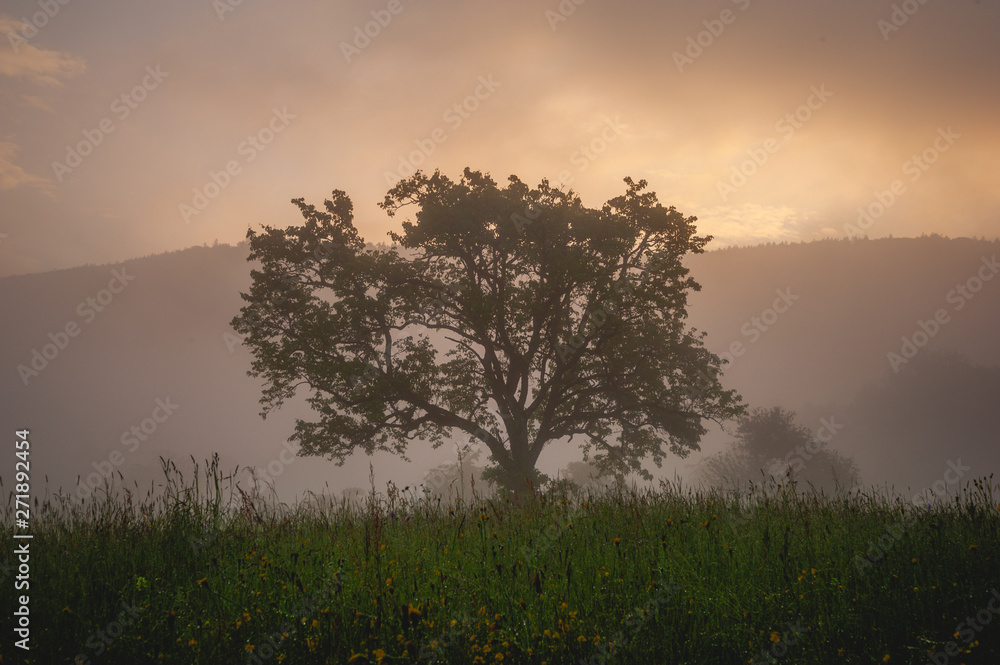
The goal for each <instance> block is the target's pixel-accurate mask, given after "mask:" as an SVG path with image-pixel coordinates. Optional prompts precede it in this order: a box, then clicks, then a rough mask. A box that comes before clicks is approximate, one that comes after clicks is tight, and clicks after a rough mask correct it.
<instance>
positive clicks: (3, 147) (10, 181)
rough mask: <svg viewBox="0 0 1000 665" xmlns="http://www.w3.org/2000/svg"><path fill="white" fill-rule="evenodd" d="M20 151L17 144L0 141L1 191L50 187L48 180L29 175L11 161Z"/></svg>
mask: <svg viewBox="0 0 1000 665" xmlns="http://www.w3.org/2000/svg"><path fill="white" fill-rule="evenodd" d="M18 150H19V148H18V146H17V144H15V143H10V142H9V141H3V140H0V190H7V189H16V188H18V187H21V186H24V185H28V186H35V187H43V188H45V187H47V186H48V185H50V184H51V183H50V182H49V181H48V180H47V179H45V178H42V177H40V176H37V175H32V174H31V173H28V172H27V171H25V170H24V169H22V168H21V167H20V166H18V165H17V164H15V163H14V162H12V161H11V158H13V157H14V155H15V154H16V153H17V151H18Z"/></svg>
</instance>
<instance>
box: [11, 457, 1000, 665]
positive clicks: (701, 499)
mask: <svg viewBox="0 0 1000 665" xmlns="http://www.w3.org/2000/svg"><path fill="white" fill-rule="evenodd" d="M236 473H237V472H233V473H230V474H228V475H226V474H224V473H223V472H222V471H221V470H220V469H219V467H218V462H217V460H209V461H206V462H205V464H203V465H201V467H200V468H198V467H197V466H196V468H195V472H194V476H193V477H192V476H190V473H189V474H188V477H187V478H185V476H184V475H183V474H182V473H181V472H180V471H179V470H178V468H177V467H176V466H174V465H173V464H172V463H169V462H167V463H164V474H165V475H164V483H163V487H162V488H160V489H158V491H156V492H153V491H152V490H151V491H150V492H149V493H148V494H146V495H145V496H139V493H138V489H137V488H133V489H132V490H129V489H127V488H123V487H120V486H111V485H109V486H107V487H106V488H105V489H104V490H103V491H101V492H99V493H98V494H97V495H95V496H94V497H93V498H92V499H91V500H88V501H85V502H83V503H81V502H80V501H79V500H70V499H68V498H66V497H64V496H62V495H60V494H54V495H48V496H46V497H44V498H43V499H42V500H41V501H37V500H36V501H35V504H36V505H34V506H33V508H32V517H33V518H34V523H33V524H32V526H31V532H32V533H33V536H34V537H33V539H32V541H31V576H30V580H29V581H30V590H29V591H28V592H27V593H30V604H29V607H30V626H31V650H30V651H24V650H21V649H18V648H15V647H14V646H13V642H14V639H16V638H12V637H11V635H13V634H14V627H15V625H16V624H15V617H13V616H11V615H10V614H6V613H5V616H4V618H3V623H4V625H3V630H2V632H3V634H4V635H5V637H4V639H3V642H2V644H0V654H2V662H3V663H8V662H11V663H39V664H46V665H50V664H55V663H59V664H62V663H67V664H68V663H74V662H76V663H91V664H94V665H112V664H117V663H129V664H132V663H177V664H189V663H206V664H208V663H210V664H222V663H234V664H235V663H258V664H259V663H285V664H286V665H287V664H289V663H296V664H297V663H332V664H340V663H381V664H383V665H387V664H390V663H434V662H437V663H548V664H550V665H555V664H557V663H588V664H590V663H594V664H597V663H622V664H625V663H727V664H729V663H772V662H780V663H782V664H783V665H784V664H785V663H787V664H789V665H791V664H793V663H882V662H889V663H935V664H936V665H943V664H946V663H996V662H1000V619H998V618H997V617H995V616H993V615H994V614H995V610H994V609H990V607H991V605H992V607H993V608H1000V567H998V565H997V564H998V561H997V555H998V552H1000V492H998V491H997V490H998V489H1000V487H998V486H996V485H994V484H993V481H992V476H991V477H990V478H984V479H982V480H977V481H973V482H972V483H970V484H968V485H966V487H965V488H964V489H963V490H962V491H961V493H960V494H959V495H957V496H955V497H953V498H952V499H951V500H949V501H947V502H938V503H935V504H928V505H923V506H915V505H913V503H912V502H911V501H907V500H904V499H901V498H895V497H892V496H890V495H888V494H887V493H885V492H876V491H867V492H862V491H853V492H850V493H846V494H844V495H842V496H838V497H830V496H824V495H821V494H816V493H814V492H810V491H806V490H803V488H796V487H793V486H786V485H782V484H781V483H780V482H777V481H774V480H771V481H769V482H766V483H762V484H761V485H759V486H751V487H748V488H747V489H746V491H744V492H728V493H725V492H699V491H691V490H684V489H682V488H681V487H679V486H677V485H672V484H668V483H661V485H660V488H659V489H658V490H647V491H638V490H635V489H628V488H625V487H618V488H616V489H614V490H613V491H609V492H605V493H602V494H599V495H598V494H589V493H565V492H563V493H557V492H554V491H550V492H536V493H535V494H534V495H533V496H529V497H524V496H520V497H517V499H516V500H513V499H511V498H508V497H500V498H497V497H493V498H488V499H487V498H484V497H479V496H477V495H470V496H466V497H464V498H462V497H453V498H451V499H450V500H446V499H443V498H436V497H431V496H429V495H426V494H425V493H424V492H423V491H422V490H421V489H420V488H412V487H406V488H402V489H400V488H397V487H395V486H393V485H392V484H391V483H390V484H389V485H388V486H387V487H386V488H385V489H384V490H382V491H376V488H375V487H374V484H373V485H372V489H371V493H370V494H369V495H368V496H367V497H366V498H365V499H364V500H363V501H361V502H360V503H356V504H352V503H348V502H346V501H340V502H335V501H331V500H329V499H328V498H325V497H322V496H319V495H309V496H307V497H306V498H305V499H303V500H302V501H300V502H299V503H297V504H296V505H293V506H289V505H282V504H278V503H276V502H275V501H274V500H273V499H269V498H268V497H269V495H268V493H267V492H266V491H261V489H260V487H259V486H253V487H250V488H248V489H247V488H243V487H241V486H238V485H237V484H236V482H235V480H234V478H235V476H236ZM10 504H13V501H12V500H11V501H10ZM13 524H14V520H13V510H12V508H11V507H8V508H7V512H6V514H5V519H4V520H3V525H2V528H0V531H2V537H3V539H4V541H5V542H7V543H15V544H16V541H15V540H14V539H13V534H14V532H15V530H14V527H13ZM5 550H6V551H5V553H4V555H3V559H2V562H3V573H2V575H3V578H4V583H3V584H2V587H0V588H2V591H0V596H2V597H3V602H4V606H5V607H15V605H16V602H17V596H18V594H22V593H26V592H24V591H15V590H14V585H13V584H12V580H13V577H14V573H15V571H16V568H15V566H16V565H17V562H16V557H15V556H14V555H13V554H12V551H13V547H7V548H5ZM949 643H951V644H950V645H949Z"/></svg>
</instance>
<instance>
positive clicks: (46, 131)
mask: <svg viewBox="0 0 1000 665" xmlns="http://www.w3.org/2000/svg"><path fill="white" fill-rule="evenodd" d="M52 5H53V7H57V8H58V11H53V10H51V9H50V13H52V15H51V16H49V15H46V14H45V13H44V11H43V9H42V8H41V7H42V5H39V4H38V3H37V2H26V1H20V0H18V1H14V2H6V3H4V7H3V10H2V12H3V13H2V14H0V93H2V100H3V103H2V106H0V275H9V274H18V273H26V272H37V271H43V270H50V269H55V268H64V267H70V266H75V265H80V264H84V263H103V262H113V261H120V260H124V259H127V258H130V257H133V256H138V255H145V254H149V253H155V252H162V251H167V250H173V249H180V248H183V247H188V246H191V245H200V244H202V243H206V242H208V243H211V242H213V241H214V240H216V239H218V240H219V241H220V242H236V241H239V240H241V239H242V238H243V237H244V236H245V233H246V229H247V226H248V225H253V226H254V227H258V226H259V225H261V224H270V225H274V226H285V225H288V224H293V223H298V222H300V221H301V218H300V217H297V215H296V214H295V213H296V211H295V209H294V208H293V206H292V205H291V204H290V203H289V200H290V199H292V198H297V197H300V196H302V197H305V198H306V199H307V201H309V202H312V203H320V202H321V201H322V199H323V198H324V197H326V196H328V194H329V192H330V190H332V189H343V190H345V191H347V192H348V194H349V195H350V196H351V197H352V199H353V200H354V203H355V209H356V212H357V223H358V226H359V228H360V230H361V233H362V235H363V236H364V237H365V239H366V240H370V241H374V242H379V241H385V240H386V236H385V233H386V231H387V230H388V229H390V228H393V227H394V226H395V225H396V224H398V222H399V221H400V220H389V219H388V218H387V217H386V216H385V215H384V213H382V211H380V210H379V209H378V208H377V207H376V203H377V202H378V201H379V200H381V198H382V196H384V194H385V191H386V190H387V189H388V184H387V182H388V181H389V180H391V179H392V176H391V175H387V173H390V174H391V173H392V172H397V173H398V171H399V168H400V164H401V160H403V161H404V162H405V161H411V162H414V161H416V162H420V163H421V164H420V166H421V168H423V169H425V170H428V169H429V170H433V169H435V168H440V169H441V170H442V171H444V172H445V173H447V174H449V175H451V176H452V177H455V178H457V177H458V176H459V175H460V173H461V170H462V168H463V167H465V166H471V167H473V168H475V169H481V170H485V171H489V172H490V173H492V174H493V176H494V178H495V179H496V180H497V181H499V182H503V181H505V180H506V177H507V176H508V175H509V174H511V173H515V174H517V175H518V176H519V177H521V178H522V179H523V180H526V181H527V182H529V183H531V184H535V183H537V181H538V180H539V179H540V178H542V177H548V178H549V179H550V180H551V181H553V182H559V181H560V180H562V181H563V182H565V183H566V184H567V185H568V186H570V187H572V188H573V189H575V190H576V191H578V192H579V193H580V195H581V196H582V198H583V200H584V202H585V203H586V204H587V205H591V206H597V205H599V204H600V203H602V202H603V201H605V200H606V199H608V198H610V197H612V196H615V195H617V194H619V193H621V192H623V191H624V184H623V183H622V178H623V177H625V176H632V177H633V178H636V179H638V178H645V179H647V180H648V181H649V182H650V185H651V188H652V189H653V190H654V191H656V192H657V193H658V195H659V197H660V200H661V201H662V202H663V203H665V204H667V205H675V206H677V208H678V209H679V210H680V211H681V212H683V213H685V214H687V215H696V216H697V217H698V218H699V230H700V231H701V232H702V233H710V234H712V235H714V236H716V238H717V240H716V242H715V243H713V245H712V246H716V247H718V246H724V245H727V244H748V243H756V242H763V241H770V240H811V239H814V238H819V237H843V236H845V235H847V234H848V233H850V232H851V227H850V226H849V225H853V228H854V229H856V230H857V231H858V232H865V233H867V234H868V235H870V236H872V237H879V236H885V235H890V234H891V235H894V236H914V235H920V234H921V233H933V232H936V233H941V234H943V235H950V236H986V237H988V238H994V237H997V236H1000V187H997V177H998V175H1000V169H998V154H1000V127H998V124H997V120H996V119H997V109H998V108H1000V76H998V75H997V65H998V64H1000V40H997V39H996V36H997V35H998V34H1000V6H998V5H997V3H995V2H991V1H984V0H980V1H976V0H950V1H947V2H946V1H945V0H927V1H926V2H925V4H923V5H921V4H920V3H919V2H918V0H905V1H904V2H896V3H895V4H894V3H892V2H886V1H882V0H865V1H863V2H862V1H860V0H852V1H849V2H836V3H834V2H802V1H801V0H798V1H793V0H776V1H772V2H767V3H765V2H763V1H762V0H736V1H731V0H715V1H713V2H696V1H694V0H676V1H674V2H670V3H653V2H638V1H634V0H633V1H627V2H614V3H612V2H609V1H607V0H575V2H574V0H563V1H562V3H561V4H560V2H558V1H557V0H550V1H548V2H531V3H529V2H504V3H486V2H464V3H459V2H429V1H428V0H384V1H383V0H374V1H373V2H366V3H360V2H340V3H328V6H320V5H321V3H303V2H283V3H278V2H273V1H271V0H243V1H242V2H241V3H240V4H239V5H235V2H234V0H215V2H212V1H210V0H197V1H194V0H182V1H178V2H171V3H157V4H150V3H129V2H124V1H122V0H111V1H107V2H102V3H82V2H80V3H77V2H69V3H67V4H65V5H60V4H59V3H57V2H55V1H54V0H53V2H52ZM95 5H97V6H95ZM234 5H235V6H234ZM894 7H895V9H894ZM373 12H374V13H373ZM907 12H909V13H907ZM366 30H367V33H368V34H367V35H366V34H365V32H366ZM4 37H6V38H4ZM396 177H398V175H397V176H396ZM202 197H203V198H202ZM862 207H863V208H865V209H867V210H869V211H870V212H871V213H872V216H871V217H870V218H868V219H863V220H862V221H863V224H861V225H859V224H858V219H859V213H858V209H859V208H862Z"/></svg>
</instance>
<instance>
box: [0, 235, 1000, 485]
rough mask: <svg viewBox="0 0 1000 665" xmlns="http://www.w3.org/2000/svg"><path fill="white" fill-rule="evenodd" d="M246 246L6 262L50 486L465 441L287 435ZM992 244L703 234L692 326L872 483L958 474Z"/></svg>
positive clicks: (997, 298)
mask: <svg viewBox="0 0 1000 665" xmlns="http://www.w3.org/2000/svg"><path fill="white" fill-rule="evenodd" d="M247 253H248V248H247V246H246V245H245V244H244V245H241V246H228V245H218V246H216V247H194V248H190V249H187V250H184V251H180V252H173V253H168V254H161V255H155V256H148V257H144V258H136V259H133V260H128V261H123V262H121V263H116V264H110V265H104V266H86V267H80V268H74V269H70V270H63V271H54V272H48V273H42V274H34V275H23V276H14V277H8V278H4V279H2V280H0V307H2V308H3V311H5V312H16V313H17V316H16V317H10V318H8V325H5V326H4V327H3V329H2V339H0V367H3V368H6V370H5V371H4V372H3V373H2V374H0V386H2V391H3V395H4V408H3V416H2V417H3V423H2V425H3V427H4V428H6V429H7V430H8V431H14V430H15V429H22V428H27V429H29V430H30V431H31V433H32V441H33V444H34V445H33V448H32V451H33V454H32V468H33V471H34V478H36V479H38V480H36V483H37V484H36V488H37V489H38V490H41V488H42V484H41V482H40V480H41V478H42V476H43V475H44V477H45V478H46V479H47V488H48V490H49V491H55V490H56V489H57V488H62V490H63V491H64V492H65V493H69V494H75V495H76V496H78V497H83V496H89V495H90V494H91V493H92V488H93V487H97V486H103V483H104V477H105V476H106V475H109V474H108V472H109V471H112V470H113V471H114V474H115V482H116V483H118V484H119V485H121V484H125V485H128V486H129V487H133V488H135V487H139V488H143V489H144V488H148V487H150V483H156V484H159V483H162V480H163V475H162V473H161V470H160V461H159V458H160V457H161V456H162V457H164V458H169V459H172V460H174V461H176V462H177V463H178V466H179V467H180V468H181V469H190V468H191V458H192V457H193V458H194V459H195V460H198V461H199V462H203V461H204V460H205V459H206V458H207V457H210V456H211V455H212V454H213V453H216V452H217V453H219V455H220V457H221V461H222V466H223V468H225V469H227V470H233V469H234V468H236V467H237V465H238V466H239V467H243V468H247V467H254V468H255V469H256V470H257V472H258V479H259V480H260V481H261V482H263V483H264V484H267V483H273V485H274V487H275V488H276V491H277V494H278V497H279V498H280V499H282V500H284V501H293V500H295V499H296V498H297V497H300V496H302V495H303V493H305V492H306V491H312V492H317V493H321V492H326V493H330V494H334V495H340V494H341V493H342V492H343V491H344V490H345V489H348V488H362V489H367V488H368V486H369V464H371V465H372V468H373V469H374V476H375V482H376V485H377V486H378V487H379V488H380V489H382V488H384V485H385V483H386V482H387V481H389V480H392V481H393V482H395V483H396V484H397V485H398V486H399V487H403V486H406V485H410V486H412V485H415V484H418V483H420V482H422V481H424V480H425V479H426V476H427V474H428V472H429V471H430V470H431V469H432V468H433V467H436V466H438V465H441V464H444V463H447V462H454V461H455V460H456V452H457V450H458V449H459V448H460V447H461V446H465V445H466V444H469V443H470V440H469V438H468V437H467V436H465V435H463V436H461V437H456V440H455V441H454V442H451V443H447V444H445V445H443V446H441V447H440V448H438V449H433V448H432V447H431V446H430V444H427V443H424V444H421V443H416V444H414V445H413V446H412V448H411V450H410V451H409V455H408V456H409V459H410V462H405V461H403V460H401V459H398V458H395V457H393V456H391V455H388V454H377V455H375V456H373V457H371V458H369V457H368V456H366V455H364V454H363V453H359V454H356V455H354V456H353V457H352V458H350V459H349V460H348V461H347V463H346V464H345V465H344V466H342V467H338V466H337V465H336V464H334V463H333V462H330V461H328V460H325V459H323V458H318V457H300V456H297V455H295V454H294V453H295V451H296V446H294V445H293V444H289V443H287V440H288V438H289V437H290V436H291V434H292V431H293V428H294V421H295V419H296V418H305V419H309V418H310V411H309V408H308V406H307V405H306V404H305V403H304V400H298V399H297V400H293V401H291V402H289V403H288V404H287V405H286V406H285V407H284V408H282V409H280V410H279V411H277V412H275V413H273V414H272V415H270V416H269V417H268V418H267V419H266V420H264V419H262V418H261V416H260V415H259V411H260V405H259V403H258V400H259V399H260V396H261V387H262V385H263V384H262V383H261V380H260V379H255V378H251V377H248V376H247V370H248V369H249V366H250V360H251V356H250V353H249V352H248V350H247V349H246V348H245V347H244V346H243V345H242V340H241V338H240V337H239V336H238V335H236V334H235V332H234V331H233V330H232V329H231V328H230V327H229V322H230V320H231V319H232V317H233V316H234V315H235V314H236V313H237V312H238V310H239V308H240V307H241V305H242V301H241V299H240V295H239V294H240V292H241V291H246V290H247V289H248V287H249V284H250V274H249V271H250V268H251V267H252V266H251V265H250V264H248V263H247V261H246V258H247ZM997 254H1000V243H997V242H996V241H994V242H987V241H983V240H972V239H945V238H942V237H923V238H916V239H881V240H857V241H854V242H850V241H843V240H841V241H819V242H812V243H799V244H778V245H775V244H770V245H764V246H756V247H748V248H732V249H725V250H721V251H711V252H707V253H705V254H702V255H696V256H691V257H689V260H688V261H687V263H688V266H689V268H690V270H691V274H692V276H693V277H694V278H695V279H696V281H698V282H699V283H700V284H701V285H702V290H701V291H700V292H696V293H693V294H692V297H691V302H690V307H689V314H690V316H689V320H688V323H689V325H691V326H693V327H694V328H696V329H698V330H700V331H704V332H705V333H706V337H705V344H706V346H707V347H708V348H709V350H711V351H713V352H715V353H718V354H720V355H725V354H730V355H729V356H728V357H727V359H729V360H730V362H729V364H728V365H726V367H725V369H724V374H723V379H722V383H723V385H724V386H725V387H726V388H735V389H736V390H737V391H738V392H739V393H740V394H741V395H742V396H743V397H744V399H745V401H746V402H747V404H748V405H750V406H759V407H773V406H781V407H783V408H785V409H788V410H790V411H793V412H795V414H796V419H797V422H798V424H800V425H802V426H804V427H807V428H809V429H810V430H811V431H815V432H819V431H820V429H821V428H822V426H823V423H824V422H826V423H831V422H832V423H833V436H832V437H827V438H829V439H830V442H829V447H830V448H831V449H832V450H836V451H838V452H840V453H842V454H844V455H847V456H850V457H852V458H854V460H855V461H856V462H857V463H858V465H859V466H860V469H861V474H862V481H863V483H864V484H865V485H866V486H872V485H875V486H879V487H892V488H895V489H896V490H897V491H899V492H905V491H907V488H913V489H920V488H924V487H929V486H931V485H932V484H933V483H934V482H936V481H938V480H940V479H942V478H943V477H944V474H945V472H946V471H947V470H948V469H949V468H957V467H958V465H960V468H961V469H962V476H961V482H959V483H951V484H950V487H949V488H948V489H949V491H953V490H957V488H958V486H959V485H962V484H963V483H965V482H968V481H970V480H972V479H973V478H974V477H980V476H983V475H988V474H989V473H992V472H995V471H996V470H997V469H998V467H1000V453H998V450H1000V446H997V432H998V431H1000V428H998V425H1000V409H997V401H998V398H1000V348H998V346H997V344H996V330H997V329H998V327H1000V280H997V281H995V282H994V281H992V274H993V273H992V272H991V270H992V269H991V268H989V266H994V267H995V266H996V264H995V260H996V259H995V257H996V255H997ZM977 278H981V281H977ZM114 291H118V292H117V293H114ZM963 294H964V295H963ZM942 309H943V310H945V311H946V313H947V315H948V316H947V319H946V320H945V321H944V322H943V323H937V327H936V328H935V327H934V325H933V321H934V317H935V315H936V313H937V312H939V310H942ZM778 310H783V311H778ZM942 320H943V319H942ZM12 324H13V325H12ZM922 330H924V331H928V332H927V333H925V334H924V335H921V334H920V331H922ZM67 331H69V332H68V333H67ZM74 333H75V334H74ZM904 338H906V339H909V340H915V342H916V344H914V346H913V348H912V350H911V349H910V348H904V346H905V342H904ZM911 343H912V342H911ZM35 351H38V355H35ZM891 354H898V358H899V359H898V360H894V357H893V356H892V355H891ZM897 369H898V371H896V370H897ZM726 430H727V431H728V433H727V432H723V431H721V430H720V429H719V428H718V427H714V426H713V430H712V432H711V433H710V435H709V436H707V437H706V438H705V439H704V441H703V445H702V450H701V451H697V452H693V453H691V454H690V455H689V456H688V457H687V458H686V459H680V458H677V457H668V461H667V463H666V464H664V466H663V468H662V469H657V468H656V467H655V466H653V465H651V464H647V465H646V466H647V468H649V469H650V470H651V471H653V472H654V475H655V476H656V477H657V478H669V479H673V478H678V477H679V478H681V479H683V480H685V481H686V482H689V483H697V482H698V474H697V471H698V467H699V464H700V463H701V462H703V461H704V459H705V458H706V456H708V455H710V454H712V453H714V452H718V451H720V450H723V449H725V448H726V447H727V446H728V445H729V444H730V443H731V441H732V433H733V423H728V424H726ZM472 443H473V444H474V442H472ZM578 445H579V444H578V443H576V442H574V443H572V444H570V443H566V442H555V443H553V444H550V447H549V448H547V449H546V451H545V452H544V453H543V455H542V458H541V459H540V461H539V468H540V469H541V470H542V471H543V472H545V473H548V474H549V475H552V476H555V475H556V474H557V472H559V471H560V470H562V469H565V467H566V466H567V464H569V463H570V462H573V461H578V460H580V459H581V454H580V451H579V447H578ZM479 449H480V451H481V452H480V454H481V455H482V453H484V452H485V450H484V448H483V447H480V448H479ZM474 450H475V446H474V445H473V447H472V449H471V451H474ZM471 451H470V452H471ZM484 461H485V455H482V457H481V458H480V459H479V460H478V463H479V464H482V463H483V462H484ZM949 465H951V466H949ZM119 473H120V474H121V477H119V476H118V474H119ZM241 474H243V475H241V476H240V477H241V478H243V479H244V480H242V481H241V482H242V484H243V486H244V487H249V486H250V484H251V480H250V476H249V473H248V472H245V471H241ZM0 476H2V477H4V480H5V482H7V477H6V476H7V474H0ZM88 477H89V480H88ZM954 477H955V474H954V473H952V474H949V478H950V479H953V478H954ZM78 478H80V479H81V484H79V485H78V483H77V479H78ZM637 482H639V483H640V484H642V481H641V480H637ZM432 484H433V483H431V485H432ZM480 488H481V487H480Z"/></svg>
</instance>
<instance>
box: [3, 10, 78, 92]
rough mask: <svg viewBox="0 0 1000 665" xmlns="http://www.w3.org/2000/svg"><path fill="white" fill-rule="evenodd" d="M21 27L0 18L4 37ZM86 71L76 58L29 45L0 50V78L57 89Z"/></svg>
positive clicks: (17, 23)
mask: <svg viewBox="0 0 1000 665" xmlns="http://www.w3.org/2000/svg"><path fill="white" fill-rule="evenodd" d="M23 27H24V24H23V23H22V22H21V21H16V20H14V19H12V18H10V17H7V16H0V32H2V33H5V34H7V35H8V36H9V35H11V34H12V33H14V32H18V31H20V30H21V29H22V28H23ZM86 68H87V65H86V62H85V61H84V60H83V58H81V57H79V56H75V55H72V54H70V53H63V52H60V51H50V50H48V49H43V48H38V47H37V46H32V45H31V44H19V46H18V47H17V49H16V50H14V49H11V50H8V49H6V48H4V49H0V76H8V77H10V78H16V79H27V80H29V81H31V82H33V83H41V84H44V85H59V84H60V83H61V81H62V80H64V79H68V78H72V77H73V76H76V75H77V74H80V73H82V72H83V71H84V70H85V69H86Z"/></svg>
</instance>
